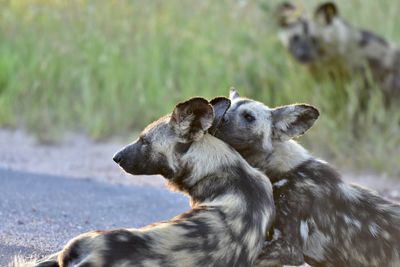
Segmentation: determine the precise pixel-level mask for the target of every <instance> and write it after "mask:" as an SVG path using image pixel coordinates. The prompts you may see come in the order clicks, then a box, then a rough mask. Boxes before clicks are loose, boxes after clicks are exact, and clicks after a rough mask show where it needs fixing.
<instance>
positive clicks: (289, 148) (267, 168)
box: [249, 140, 312, 182]
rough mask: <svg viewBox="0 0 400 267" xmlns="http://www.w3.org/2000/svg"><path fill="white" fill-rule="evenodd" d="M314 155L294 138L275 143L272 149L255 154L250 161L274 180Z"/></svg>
mask: <svg viewBox="0 0 400 267" xmlns="http://www.w3.org/2000/svg"><path fill="white" fill-rule="evenodd" d="M311 158H312V156H311V155H310V154H309V152H308V151H307V150H306V149H305V148H304V147H302V146H301V145H300V144H298V143H297V142H295V141H293V140H289V141H286V142H279V143H275V144H274V146H273V150H272V151H268V152H266V151H264V154H263V155H254V156H253V157H251V158H250V159H249V163H250V164H251V165H252V166H254V167H257V168H259V169H260V170H261V171H263V172H264V173H265V174H267V176H268V177H269V178H270V180H271V181H272V182H274V181H275V180H276V179H279V177H280V175H282V174H284V173H287V172H289V171H291V170H293V169H295V168H296V167H297V166H299V165H300V164H302V163H303V162H305V161H307V160H309V159H311Z"/></svg>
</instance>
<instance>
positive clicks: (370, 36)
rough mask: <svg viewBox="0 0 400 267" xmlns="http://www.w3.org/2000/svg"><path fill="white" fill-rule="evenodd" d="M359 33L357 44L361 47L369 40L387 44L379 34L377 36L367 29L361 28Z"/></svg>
mask: <svg viewBox="0 0 400 267" xmlns="http://www.w3.org/2000/svg"><path fill="white" fill-rule="evenodd" d="M360 35H361V37H360V40H359V41H358V45H359V46H361V47H365V46H367V45H368V44H370V43H371V42H377V43H380V44H382V45H384V46H388V45H389V44H388V42H386V40H385V39H383V38H382V37H381V36H379V35H377V34H375V33H373V32H370V31H367V30H361V31H360Z"/></svg>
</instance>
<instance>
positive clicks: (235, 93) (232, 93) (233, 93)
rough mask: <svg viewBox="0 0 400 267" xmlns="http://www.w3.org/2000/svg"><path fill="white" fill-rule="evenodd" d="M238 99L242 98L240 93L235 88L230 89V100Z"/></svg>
mask: <svg viewBox="0 0 400 267" xmlns="http://www.w3.org/2000/svg"><path fill="white" fill-rule="evenodd" d="M238 97H240V96H239V93H238V91H237V90H236V89H235V87H231V89H229V99H230V100H234V99H235V98H238Z"/></svg>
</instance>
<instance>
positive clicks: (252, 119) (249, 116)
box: [243, 113, 256, 122]
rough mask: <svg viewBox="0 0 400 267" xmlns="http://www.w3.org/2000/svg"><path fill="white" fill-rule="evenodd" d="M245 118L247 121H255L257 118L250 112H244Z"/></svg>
mask: <svg viewBox="0 0 400 267" xmlns="http://www.w3.org/2000/svg"><path fill="white" fill-rule="evenodd" d="M243 118H244V119H245V120H246V121H247V122H253V121H255V120H256V118H254V116H253V115H251V114H249V113H243Z"/></svg>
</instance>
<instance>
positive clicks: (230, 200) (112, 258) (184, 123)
mask: <svg viewBox="0 0 400 267" xmlns="http://www.w3.org/2000/svg"><path fill="white" fill-rule="evenodd" d="M229 104H230V101H229V99H226V98H218V99H217V100H214V101H213V105H214V107H215V109H214V110H215V112H216V113H219V112H225V110H226V109H227V108H228V107H229ZM221 106H222V107H221ZM213 120H214V111H213V107H212V105H211V104H210V103H209V102H208V101H207V100H205V99H202V98H193V99H191V100H188V101H187V102H184V103H181V104H178V105H177V106H176V108H175V109H174V111H173V112H172V114H171V115H167V116H165V117H163V118H161V119H159V120H158V121H156V122H154V123H152V124H150V125H149V126H148V127H147V128H146V129H145V130H144V131H143V132H142V133H141V135H140V138H139V139H138V140H136V141H135V142H134V143H132V144H130V145H128V146H126V147H125V148H124V149H122V150H121V151H120V152H118V153H117V154H116V155H115V156H114V160H115V161H116V162H117V163H118V164H119V165H120V166H121V167H122V168H123V169H124V170H125V171H127V172H129V173H131V174H161V175H163V176H164V177H165V178H166V179H167V180H168V182H169V184H170V186H171V187H173V188H174V189H176V190H178V191H181V192H184V193H186V194H187V195H188V196H189V197H190V199H191V204H192V209H191V210H189V211H188V212H186V213H184V214H181V215H179V216H177V217H175V218H173V219H171V220H169V221H165V222H160V223H156V224H153V225H149V226H146V227H144V228H141V229H118V230H111V231H94V232H89V233H85V234H82V235H79V236H77V237H76V238H74V239H72V240H71V241H69V242H68V244H67V245H66V246H65V247H64V249H63V250H62V251H61V252H60V253H59V254H58V264H56V265H55V266H58V265H59V266H60V267H72V266H85V267H88V266H90V267H113V266H115V267H117V266H119V267H122V266H124V267H125V266H126V267H128V266H142V267H147V266H163V267H167V266H171V267H176V266H182V267H183V266H199V267H200V266H216V267H217V266H243V267H246V266H251V265H252V264H253V263H254V261H255V260H256V258H257V256H258V255H259V253H260V252H261V249H262V246H263V242H264V238H265V234H266V231H267V229H268V228H269V227H270V225H271V222H272V221H273V219H274V204H273V196H272V187H271V184H270V182H269V180H268V178H267V177H266V176H265V175H264V174H263V173H261V172H259V171H258V170H256V169H254V168H252V167H251V166H250V165H249V164H248V163H247V162H246V161H245V160H244V159H243V158H242V157H241V156H240V155H239V153H237V152H236V151H235V150H234V149H232V148H231V147H230V146H228V145H226V144H225V143H224V142H222V141H221V140H219V139H217V138H216V137H214V136H212V135H210V134H208V133H207V130H208V129H209V128H210V127H211V125H212V123H213ZM47 263H48V262H47Z"/></svg>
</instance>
